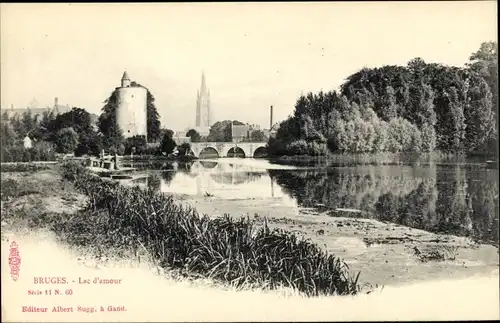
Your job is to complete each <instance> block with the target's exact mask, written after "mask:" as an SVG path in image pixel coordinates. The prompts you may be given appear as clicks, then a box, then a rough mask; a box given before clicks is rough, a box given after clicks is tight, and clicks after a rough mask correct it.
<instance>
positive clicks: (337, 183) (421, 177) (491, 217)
mask: <svg viewBox="0 0 500 323" xmlns="http://www.w3.org/2000/svg"><path fill="white" fill-rule="evenodd" d="M496 172H497V171H496V170H493V171H492V170H486V169H479V168H476V169H474V168H470V167H469V168H465V167H459V166H455V167H435V166H434V167H432V166H431V167H404V166H371V167H370V166H368V167H357V168H332V169H330V170H328V171H323V172H318V171H316V172H314V171H292V172H280V171H275V170H270V171H269V174H270V176H271V178H273V179H274V180H276V182H277V183H278V184H279V185H280V186H282V187H283V189H284V190H285V192H286V193H287V194H290V195H291V196H293V197H294V198H295V199H296V200H297V202H298V204H299V205H301V206H306V207H314V206H318V205H321V206H322V207H324V208H328V209H331V210H335V209H336V208H351V209H358V210H361V211H363V212H362V213H352V215H353V216H363V217H369V218H374V219H378V220H382V221H389V222H393V223H398V224H401V225H405V226H409V227H413V228H418V229H424V230H427V231H431V232H445V233H451V234H456V235H462V236H470V237H472V238H475V239H477V240H482V241H486V242H490V243H493V244H495V245H498V240H499V238H498V225H499V223H498V182H497V180H496V178H497V175H496ZM331 214H332V216H335V215H338V213H335V212H332V213H331ZM342 216H346V214H345V213H342Z"/></svg>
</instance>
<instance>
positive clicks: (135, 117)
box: [115, 71, 148, 139]
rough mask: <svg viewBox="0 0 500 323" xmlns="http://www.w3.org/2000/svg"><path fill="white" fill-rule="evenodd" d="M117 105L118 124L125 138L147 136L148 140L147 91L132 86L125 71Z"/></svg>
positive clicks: (118, 91) (118, 90)
mask: <svg viewBox="0 0 500 323" xmlns="http://www.w3.org/2000/svg"><path fill="white" fill-rule="evenodd" d="M115 91H116V95H117V101H118V102H117V103H118V106H117V108H116V122H117V124H118V127H119V128H120V129H121V130H122V132H123V137H125V138H130V137H133V136H137V135H139V136H145V137H146V139H147V93H148V92H147V90H146V89H145V88H144V87H140V86H132V83H131V81H130V78H129V76H128V74H127V72H126V71H125V72H124V73H123V76H122V80H121V87H117V88H116V90H115Z"/></svg>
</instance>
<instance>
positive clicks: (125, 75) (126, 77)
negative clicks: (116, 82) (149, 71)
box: [122, 71, 130, 81]
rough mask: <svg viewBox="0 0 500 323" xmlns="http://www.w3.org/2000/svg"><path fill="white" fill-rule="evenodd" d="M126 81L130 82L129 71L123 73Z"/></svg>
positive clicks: (123, 78)
mask: <svg viewBox="0 0 500 323" xmlns="http://www.w3.org/2000/svg"><path fill="white" fill-rule="evenodd" d="M124 80H128V81H130V78H129V77H128V73H127V71H125V72H123V76H122V81H124Z"/></svg>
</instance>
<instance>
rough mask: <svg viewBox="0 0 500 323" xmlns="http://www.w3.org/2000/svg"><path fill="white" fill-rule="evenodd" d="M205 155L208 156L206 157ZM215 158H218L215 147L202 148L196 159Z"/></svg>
mask: <svg viewBox="0 0 500 323" xmlns="http://www.w3.org/2000/svg"><path fill="white" fill-rule="evenodd" d="M206 155H208V156H206ZM215 156H216V157H217V158H219V157H220V155H219V152H218V151H217V149H216V148H215V147H212V146H208V147H204V148H202V149H201V151H200V153H199V154H198V158H214V157H215Z"/></svg>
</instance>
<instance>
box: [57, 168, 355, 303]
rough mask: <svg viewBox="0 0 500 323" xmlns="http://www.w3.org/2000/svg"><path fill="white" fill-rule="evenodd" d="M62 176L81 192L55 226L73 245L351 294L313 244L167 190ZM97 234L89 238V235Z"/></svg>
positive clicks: (242, 280)
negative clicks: (189, 202)
mask: <svg viewBox="0 0 500 323" xmlns="http://www.w3.org/2000/svg"><path fill="white" fill-rule="evenodd" d="M62 168H63V176H64V177H65V178H66V179H68V180H71V181H73V182H74V184H75V187H76V188H77V189H78V190H80V191H82V192H83V193H84V194H86V195H87V196H88V206H87V208H86V209H85V210H83V211H82V212H81V214H80V215H77V216H74V217H72V218H71V219H70V220H68V221H65V222H64V223H62V224H60V225H58V226H57V230H59V231H61V232H66V233H71V234H70V235H69V236H70V237H71V239H73V242H76V243H78V244H82V245H85V244H95V243H96V241H98V243H100V244H101V245H103V246H106V247H108V246H109V247H111V246H119V247H122V248H123V247H130V248H132V249H140V248H142V249H145V250H146V251H147V253H148V254H149V255H151V256H153V257H154V258H155V259H156V260H158V262H159V264H160V265H161V266H162V267H164V268H171V269H176V270H182V271H184V272H185V273H188V274H191V273H192V274H194V275H198V276H199V275H201V276H204V277H207V278H211V279H214V280H215V281H220V282H223V283H230V284H231V285H232V286H235V287H240V286H249V285H260V286H266V287H268V288H280V287H283V286H285V287H291V288H294V289H296V290H298V291H300V292H302V293H304V294H306V295H308V296H318V295H354V294H357V293H359V292H360V291H361V287H360V285H359V284H358V278H359V273H358V274H356V275H352V274H351V273H350V271H349V268H348V266H347V264H346V263H345V262H343V261H342V260H340V259H339V258H337V257H335V256H334V255H331V254H328V253H327V252H326V251H324V250H323V249H321V248H320V247H318V246H317V245H316V244H313V243H312V242H310V241H308V240H304V239H299V238H297V236H295V235H294V234H292V233H290V232H287V231H283V230H277V229H274V230H271V229H270V228H269V226H268V224H267V222H265V223H264V225H263V226H261V227H255V226H254V225H253V223H252V221H251V220H250V219H249V218H246V219H245V218H243V219H238V220H236V219H233V218H231V217H230V216H229V215H227V214H226V215H224V216H223V217H219V218H215V219H211V218H209V217H208V216H207V215H200V214H199V213H197V212H196V211H195V210H194V209H193V208H190V207H186V206H182V205H181V204H180V203H178V202H176V201H175V199H174V198H173V197H172V196H170V195H165V194H162V193H158V192H156V191H154V190H151V189H141V188H139V187H124V186H122V185H120V184H118V183H117V182H113V181H107V180H104V179H102V178H99V177H96V176H92V175H91V174H90V173H89V172H88V171H87V170H86V169H85V168H83V167H82V166H80V165H76V164H66V165H63V167H62ZM96 239H97V240H96Z"/></svg>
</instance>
